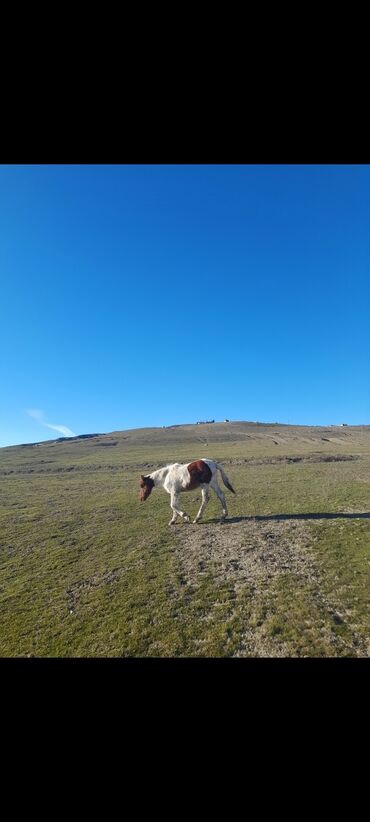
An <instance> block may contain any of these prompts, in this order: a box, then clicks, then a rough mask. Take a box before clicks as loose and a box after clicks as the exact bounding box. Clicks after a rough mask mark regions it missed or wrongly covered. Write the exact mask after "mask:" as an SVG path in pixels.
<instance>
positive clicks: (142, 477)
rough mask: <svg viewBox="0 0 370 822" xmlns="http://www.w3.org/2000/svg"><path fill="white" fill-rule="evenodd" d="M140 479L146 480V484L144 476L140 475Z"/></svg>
mask: <svg viewBox="0 0 370 822" xmlns="http://www.w3.org/2000/svg"><path fill="white" fill-rule="evenodd" d="M140 479H142V480H144V482H145V477H144V474H140Z"/></svg>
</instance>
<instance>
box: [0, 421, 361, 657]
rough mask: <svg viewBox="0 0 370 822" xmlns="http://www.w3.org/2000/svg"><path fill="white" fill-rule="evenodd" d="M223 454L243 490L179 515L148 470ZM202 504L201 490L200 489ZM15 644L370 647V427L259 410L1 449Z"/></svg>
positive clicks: (240, 652) (3, 530)
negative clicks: (309, 423)
mask: <svg viewBox="0 0 370 822" xmlns="http://www.w3.org/2000/svg"><path fill="white" fill-rule="evenodd" d="M198 458H209V459H213V460H216V461H217V462H219V463H221V465H222V466H223V467H224V468H225V471H226V473H227V476H228V477H229V479H230V482H231V484H232V486H233V487H234V488H235V490H236V491H237V496H233V495H232V494H229V493H228V492H226V493H227V494H228V496H227V502H228V509H229V517H228V519H227V520H226V522H225V523H220V521H219V517H220V505H219V500H218V499H217V498H216V496H214V495H212V497H211V499H210V502H209V504H208V506H207V508H206V509H205V512H204V517H203V519H202V520H201V521H200V522H199V523H198V524H192V523H186V522H184V521H183V520H180V519H179V520H178V521H177V522H176V524H174V525H172V526H171V527H169V525H168V517H169V502H168V496H167V495H166V494H163V493H158V494H157V493H156V494H152V495H151V496H150V498H149V499H147V501H146V503H145V505H143V504H141V503H140V499H139V490H140V486H139V484H140V476H141V475H145V476H146V475H148V474H150V473H151V472H153V471H155V470H156V469H158V468H160V467H162V466H165V465H167V464H168V463H170V462H180V463H186V462H191V461H192V460H194V459H198ZM186 497H187V498H186V510H187V511H188V512H189V514H190V515H191V516H192V517H193V515H194V517H195V515H196V513H197V511H198V510H199V506H200V503H201V494H200V491H199V489H195V490H194V492H193V491H189V492H188V493H187V495H186ZM0 626H1V627H0V655H1V656H11V657H18V656H23V657H28V656H35V657H38V656H43V657H51V656H57V657H78V656H86V657H104V656H107V657H108V656H115V657H128V656H133V657H138V656H142V657H146V656H159V657H168V656H196V657H197V656H220V657H223V656H236V657H238V656H239V657H243V656H257V657H261V656H270V657H281V656H286V657H291V656H292V657H300V656H314V657H317V656H321V657H327V656H334V657H337V656H338V657H339V656H347V657H358V656H369V655H370V427H369V426H366V427H351V426H346V427H328V428H308V427H293V426H285V425H278V424H273V425H262V424H258V423H247V422H223V423H217V422H215V423H212V424H211V423H209V424H207V423H205V424H202V425H201V426H200V425H183V426H174V427H167V428H156V429H137V430H132V431H121V432H114V433H112V434H106V435H96V436H93V437H85V438H81V439H79V438H77V439H70V440H64V441H60V442H57V441H55V442H46V443H41V444H38V445H26V446H17V447H13V448H3V449H1V450H0Z"/></svg>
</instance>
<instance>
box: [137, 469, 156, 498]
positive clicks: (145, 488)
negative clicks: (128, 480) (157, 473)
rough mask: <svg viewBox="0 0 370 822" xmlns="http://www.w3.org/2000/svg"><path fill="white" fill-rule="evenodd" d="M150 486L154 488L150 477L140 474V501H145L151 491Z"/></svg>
mask: <svg viewBox="0 0 370 822" xmlns="http://www.w3.org/2000/svg"><path fill="white" fill-rule="evenodd" d="M152 488H154V481H153V480H152V478H151V477H144V475H143V474H142V475H141V477H140V499H141V502H145V500H146V499H148V496H149V494H151V492H152Z"/></svg>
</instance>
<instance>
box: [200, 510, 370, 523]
mask: <svg viewBox="0 0 370 822" xmlns="http://www.w3.org/2000/svg"><path fill="white" fill-rule="evenodd" d="M310 519H312V520H318V519H328V520H331V519H370V513H368V512H366V511H364V512H358V513H345V512H341V511H337V512H334V513H333V512H324V513H318V512H315V513H312V514H309V513H302V514H257V515H256V516H255V517H254V516H248V517H227V519H226V520H224V521H223V524H224V525H227V523H233V522H280V521H285V520H310ZM211 522H220V520H219V519H218V518H217V517H213V518H212V519H209V520H206V521H204V520H202V521H201V522H199V525H202V524H203V525H207V524H208V523H211Z"/></svg>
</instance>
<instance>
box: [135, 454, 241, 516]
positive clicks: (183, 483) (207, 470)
mask: <svg viewBox="0 0 370 822" xmlns="http://www.w3.org/2000/svg"><path fill="white" fill-rule="evenodd" d="M217 471H219V472H220V474H221V477H222V481H223V483H224V485H225V486H226V488H228V489H229V491H231V492H232V493H233V494H235V491H234V489H233V487H232V485H231V483H230V481H229V478H228V477H227V476H226V473H225V471H224V469H223V468H222V466H221V465H220V464H219V463H218V462H214V461H213V460H209V459H201V460H195V462H188V463H185V464H183V465H182V464H180V463H179V462H175V463H173V464H171V465H166V466H165V467H164V468H158V470H157V471H152V472H151V474H147V475H146V476H144V474H142V475H141V478H140V499H141V501H142V502H145V500H146V499H148V497H149V494H151V492H152V490H153V488H155V487H156V486H160V487H161V488H164V490H165V491H167V493H168V494H170V496H171V503H170V504H171V508H172V519H171V520H170V523H169V524H170V525H173V523H174V522H175V520H176V517H177V516H180V517H182V518H183V519H184V520H185V521H186V522H190V517H189V516H188V514H186V513H185V511H181V509H180V507H179V494H180V493H181V491H194V489H195V488H200V490H201V492H202V504H201V506H200V508H199V511H198V513H197V515H196V517H195V519H194V520H193V522H194V523H196V522H199V520H200V518H201V516H202V514H203V511H204V509H205V507H206V505H207V503H208V501H209V489H210V488H212V489H213V491H214V492H215V494H217V496H218V498H219V500H220V502H221V506H222V517H221V522H222V521H223V520H224V519H225V517H227V516H228V510H227V505H226V499H225V495H224V493H223V491H221V488H220V486H219V484H218V482H217Z"/></svg>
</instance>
